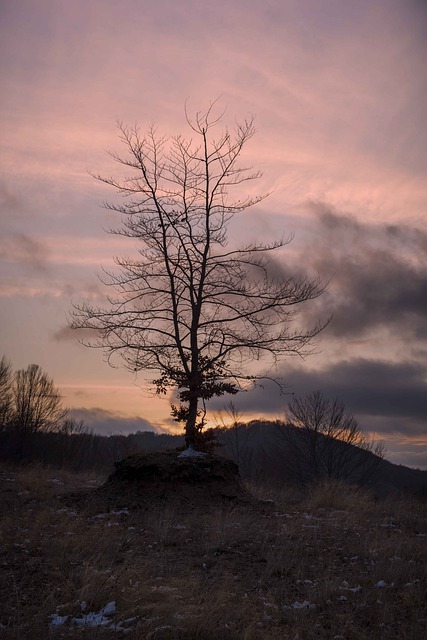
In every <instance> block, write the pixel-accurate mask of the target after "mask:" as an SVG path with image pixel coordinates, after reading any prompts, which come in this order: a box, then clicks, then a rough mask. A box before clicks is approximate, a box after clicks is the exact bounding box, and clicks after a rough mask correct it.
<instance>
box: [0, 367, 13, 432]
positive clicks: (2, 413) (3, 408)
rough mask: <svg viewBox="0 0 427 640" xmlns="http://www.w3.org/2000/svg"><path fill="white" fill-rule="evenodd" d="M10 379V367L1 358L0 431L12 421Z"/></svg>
mask: <svg viewBox="0 0 427 640" xmlns="http://www.w3.org/2000/svg"><path fill="white" fill-rule="evenodd" d="M12 379H13V378H12V365H11V363H10V362H9V361H8V360H7V359H6V358H5V356H3V357H2V359H1V360H0V431H1V430H3V429H5V428H6V427H7V426H8V425H9V423H10V421H11V419H12V413H13V400H12Z"/></svg>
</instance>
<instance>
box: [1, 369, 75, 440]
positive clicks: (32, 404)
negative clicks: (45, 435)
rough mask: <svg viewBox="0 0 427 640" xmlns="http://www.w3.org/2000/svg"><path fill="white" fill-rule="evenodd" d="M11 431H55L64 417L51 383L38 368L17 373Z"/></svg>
mask: <svg viewBox="0 0 427 640" xmlns="http://www.w3.org/2000/svg"><path fill="white" fill-rule="evenodd" d="M12 393H13V428H14V430H15V431H17V432H19V433H21V434H28V433H36V432H40V431H54V430H57V429H58V427H59V425H60V424H61V421H62V420H63V419H64V417H65V415H66V413H67V412H66V411H65V410H64V409H63V408H62V400H61V396H60V394H59V392H58V390H57V389H56V388H55V385H54V383H53V380H52V379H51V378H49V376H48V375H47V373H45V372H44V371H43V370H42V369H41V368H40V367H39V365H37V364H30V365H29V366H28V367H27V368H26V369H20V370H19V371H16V373H15V377H14V381H13V388H12Z"/></svg>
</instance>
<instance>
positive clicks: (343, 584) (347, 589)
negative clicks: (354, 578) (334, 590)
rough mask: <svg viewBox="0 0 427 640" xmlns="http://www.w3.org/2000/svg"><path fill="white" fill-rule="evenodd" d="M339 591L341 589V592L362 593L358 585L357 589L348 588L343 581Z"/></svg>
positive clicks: (346, 583)
mask: <svg viewBox="0 0 427 640" xmlns="http://www.w3.org/2000/svg"><path fill="white" fill-rule="evenodd" d="M340 589H342V590H343V591H350V592H351V593H359V591H362V587H361V586H360V584H358V585H357V587H350V585H349V584H348V582H347V581H346V580H343V581H342V582H341V586H340Z"/></svg>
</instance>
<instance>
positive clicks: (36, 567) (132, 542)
mask: <svg viewBox="0 0 427 640" xmlns="http://www.w3.org/2000/svg"><path fill="white" fill-rule="evenodd" d="M103 481H104V478H100V477H91V476H83V475H80V476H78V475H70V474H68V473H66V472H61V471H53V470H46V469H42V468H37V467H35V468H26V469H17V468H5V467H3V468H1V469H0V513H1V523H0V541H1V551H0V637H1V638H4V639H5V640H12V639H13V640H18V639H19V640H27V639H34V640H36V639H40V640H43V639H44V638H99V639H104V638H122V637H123V638H135V639H140V640H143V639H147V640H150V639H151V640H172V639H173V640H175V639H176V640H178V639H180V640H196V639H200V640H203V639H206V640H221V639H224V640H238V639H239V640H240V639H243V640H258V639H264V638H265V639H268V640H276V639H277V640H278V639H279V638H280V640H323V639H324V640H360V639H362V638H363V639H365V638H366V639H368V638H369V639H371V638H375V639H381V638H383V639H384V640H385V639H387V640H392V639H397V638H399V639H402V640H418V639H419V640H421V639H422V638H424V637H425V629H426V628H427V599H426V582H425V580H426V555H427V548H426V541H427V537H426V523H427V509H426V506H427V505H426V503H425V502H421V501H419V500H416V499H414V498H410V497H401V498H396V499H390V498H389V499H387V500H384V501H381V500H375V499H374V498H373V497H371V496H370V495H369V494H367V493H363V492H362V491H359V490H356V489H350V488H347V487H345V486H343V485H339V484H331V483H329V484H321V485H319V486H317V487H313V488H312V489H311V490H310V491H306V492H300V491H295V490H290V489H287V490H286V489H283V490H282V491H278V490H276V491H272V490H270V492H267V491H266V490H264V491H262V490H261V489H260V488H259V487H258V488H254V487H252V493H253V495H255V497H256V498H258V499H259V500H260V501H257V500H248V501H247V502H241V501H229V502H223V503H221V502H218V501H215V500H211V499H210V498H206V499H205V500H200V498H199V499H198V500H195V501H194V503H192V502H188V501H187V502H185V503H184V502H180V501H178V500H174V499H173V497H172V498H171V497H169V498H165V499H164V500H163V501H161V500H157V501H153V502H151V503H150V502H144V503H143V504H141V505H140V507H139V508H138V505H137V504H136V503H135V501H134V500H128V497H127V496H126V495H125V494H124V495H123V496H122V498H120V500H119V501H118V502H117V500H116V502H115V503H114V504H113V503H112V502H111V501H109V500H107V499H105V497H103V494H101V493H100V494H98V493H96V492H95V491H94V489H95V488H96V487H97V486H98V485H100V484H101V483H102V482H103ZM79 492H80V497H79ZM70 494H71V495H70Z"/></svg>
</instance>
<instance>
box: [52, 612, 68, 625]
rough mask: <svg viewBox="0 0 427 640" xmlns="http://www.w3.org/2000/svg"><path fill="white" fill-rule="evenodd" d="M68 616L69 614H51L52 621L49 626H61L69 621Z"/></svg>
mask: <svg viewBox="0 0 427 640" xmlns="http://www.w3.org/2000/svg"><path fill="white" fill-rule="evenodd" d="M68 618H69V616H59V615H58V614H57V613H52V615H51V616H50V619H51V622H50V623H49V626H50V627H60V626H61V625H63V624H65V623H66V622H67V620H68Z"/></svg>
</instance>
